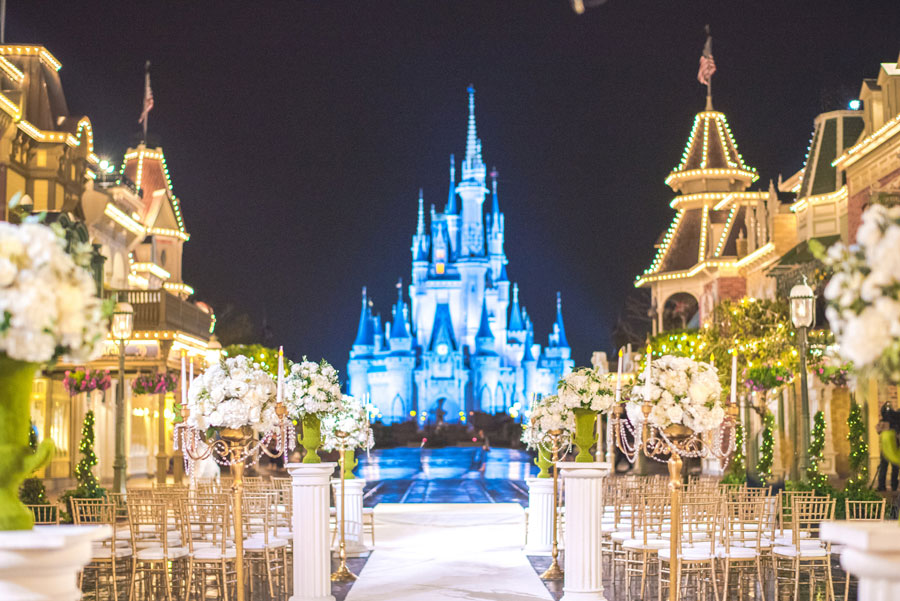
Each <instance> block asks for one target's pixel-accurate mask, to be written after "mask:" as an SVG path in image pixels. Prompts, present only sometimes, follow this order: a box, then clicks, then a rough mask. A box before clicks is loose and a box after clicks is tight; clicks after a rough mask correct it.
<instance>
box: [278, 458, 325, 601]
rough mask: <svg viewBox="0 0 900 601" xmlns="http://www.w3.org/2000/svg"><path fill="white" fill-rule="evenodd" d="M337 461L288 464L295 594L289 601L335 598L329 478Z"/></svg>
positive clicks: (323, 600)
mask: <svg viewBox="0 0 900 601" xmlns="http://www.w3.org/2000/svg"><path fill="white" fill-rule="evenodd" d="M336 466H337V463H289V464H287V470H288V473H289V474H290V475H291V487H292V492H293V495H294V507H293V512H294V517H293V523H292V524H291V530H293V533H294V594H293V595H292V596H291V601H334V596H332V594H331V578H330V576H331V551H330V550H329V548H328V546H329V542H330V537H331V533H330V531H329V528H328V512H329V509H330V507H331V504H330V503H329V498H328V496H329V495H328V481H329V480H330V479H331V475H332V474H333V473H334V468H335V467H336Z"/></svg>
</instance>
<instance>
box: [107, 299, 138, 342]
mask: <svg viewBox="0 0 900 601" xmlns="http://www.w3.org/2000/svg"><path fill="white" fill-rule="evenodd" d="M133 331H134V307H132V306H131V305H130V304H129V303H116V308H115V310H114V311H113V316H112V325H111V327H110V333H111V334H112V336H113V338H115V339H116V340H128V339H129V338H131V333H132V332H133Z"/></svg>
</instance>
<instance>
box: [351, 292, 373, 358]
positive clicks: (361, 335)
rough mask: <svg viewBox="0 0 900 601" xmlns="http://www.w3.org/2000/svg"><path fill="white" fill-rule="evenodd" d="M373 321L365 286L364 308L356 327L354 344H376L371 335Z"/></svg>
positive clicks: (363, 295)
mask: <svg viewBox="0 0 900 601" xmlns="http://www.w3.org/2000/svg"><path fill="white" fill-rule="evenodd" d="M371 322H372V320H371V317H370V313H369V302H368V299H367V298H366V287H365V286H363V289H362V310H361V311H360V313H359V326H358V327H357V328H356V340H354V341H353V346H371V345H372V344H374V342H375V341H374V340H372V339H371V338H370V336H369V334H371V332H372V330H371V328H370V325H371Z"/></svg>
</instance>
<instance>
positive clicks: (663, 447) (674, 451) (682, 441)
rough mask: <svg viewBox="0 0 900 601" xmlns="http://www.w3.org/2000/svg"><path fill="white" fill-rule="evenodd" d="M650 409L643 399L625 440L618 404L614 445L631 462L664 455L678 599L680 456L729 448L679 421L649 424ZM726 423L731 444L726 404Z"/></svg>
mask: <svg viewBox="0 0 900 601" xmlns="http://www.w3.org/2000/svg"><path fill="white" fill-rule="evenodd" d="M652 409H653V404H652V403H650V402H646V401H645V402H644V403H643V404H642V405H641V412H642V414H643V423H642V424H640V425H637V426H635V427H634V430H633V435H634V442H633V444H632V445H629V444H628V443H627V440H626V439H625V436H624V429H625V420H624V419H622V416H623V414H624V412H625V408H624V407H623V406H621V405H618V406H617V407H616V408H615V411H614V413H613V432H614V433H615V442H616V446H617V447H618V448H619V450H620V451H622V453H624V454H625V456H626V458H628V460H629V461H630V462H632V463H634V461H635V460H636V459H637V456H638V454H639V453H643V454H644V455H646V456H647V457H657V456H659V455H663V456H666V455H668V459H667V460H666V464H667V467H668V471H669V503H670V506H671V516H670V531H669V553H670V555H669V557H670V560H669V601H678V598H679V595H678V583H679V581H680V579H679V575H678V572H679V560H678V543H679V542H680V541H681V517H682V516H681V514H682V510H681V498H682V492H683V488H684V485H683V475H682V469H683V467H684V462H683V461H682V457H710V456H716V457H719V458H723V457H725V456H727V455H730V454H731V450H729V451H723V449H722V448H721V444H719V445H718V448H715V446H716V445H713V444H710V441H704V440H703V437H702V436H701V435H700V434H698V433H697V432H695V431H694V430H692V429H690V428H688V427H687V426H683V425H681V424H671V425H669V426H668V427H666V428H660V427H658V426H654V425H651V424H650V422H649V420H648V418H649V416H650V412H651V411H652ZM729 416H730V420H729V422H730V423H727V425H726V424H723V429H724V428H726V427H727V426H728V425H730V426H731V431H732V434H731V438H730V440H731V443H732V444H733V443H734V419H735V416H736V407H735V408H734V411H732V408H731V407H729Z"/></svg>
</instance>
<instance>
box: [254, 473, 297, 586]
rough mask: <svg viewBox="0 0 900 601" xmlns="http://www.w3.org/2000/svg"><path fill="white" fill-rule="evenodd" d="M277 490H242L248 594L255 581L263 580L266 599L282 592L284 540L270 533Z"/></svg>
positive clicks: (286, 543) (275, 528) (284, 559)
mask: <svg viewBox="0 0 900 601" xmlns="http://www.w3.org/2000/svg"><path fill="white" fill-rule="evenodd" d="M278 496H279V495H278V493H277V492H275V491H272V492H256V493H254V492H248V493H244V533H245V535H246V538H245V539H244V558H245V559H246V561H247V563H248V566H249V575H248V579H247V580H248V581H249V582H250V594H251V597H252V596H253V595H254V593H255V591H256V588H257V586H258V584H257V583H258V582H262V583H264V586H265V587H266V591H267V592H268V597H267V598H268V599H280V598H282V596H283V595H284V592H285V588H286V587H285V571H286V564H287V560H286V549H287V546H288V541H287V540H286V539H283V538H277V537H275V536H274V535H273V533H274V532H275V531H277V527H275V516H276V507H277V504H278Z"/></svg>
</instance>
